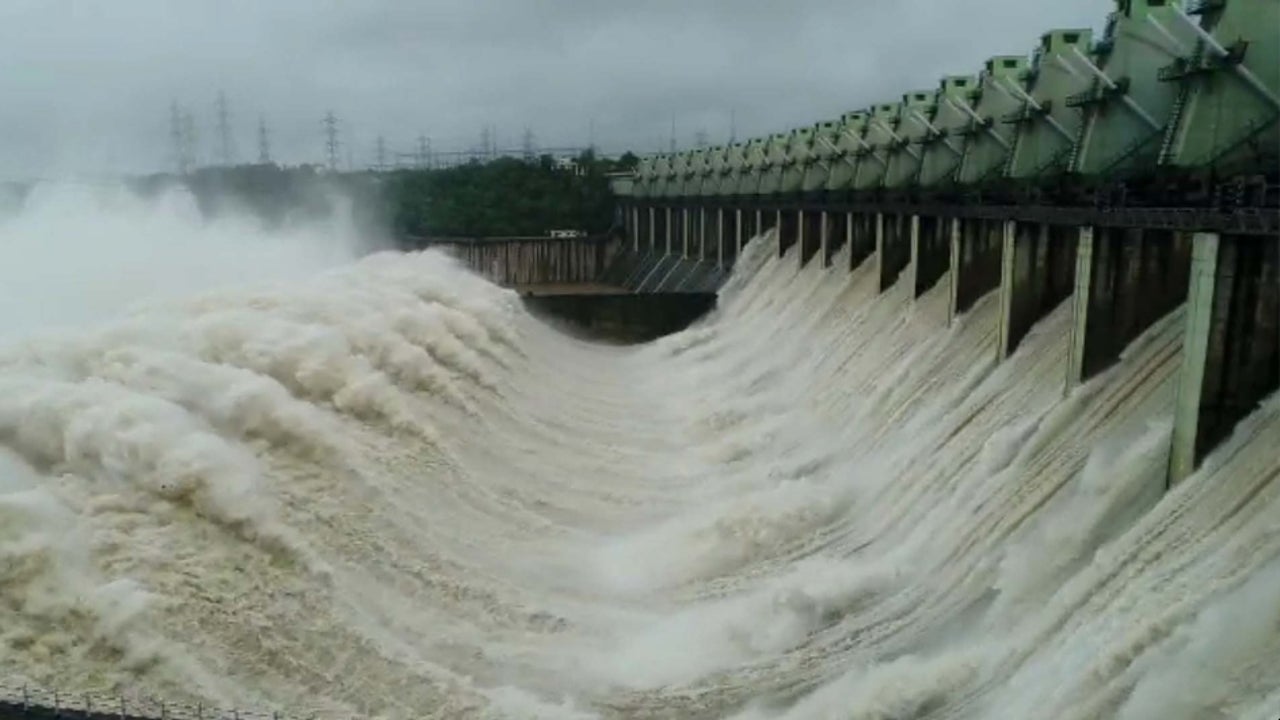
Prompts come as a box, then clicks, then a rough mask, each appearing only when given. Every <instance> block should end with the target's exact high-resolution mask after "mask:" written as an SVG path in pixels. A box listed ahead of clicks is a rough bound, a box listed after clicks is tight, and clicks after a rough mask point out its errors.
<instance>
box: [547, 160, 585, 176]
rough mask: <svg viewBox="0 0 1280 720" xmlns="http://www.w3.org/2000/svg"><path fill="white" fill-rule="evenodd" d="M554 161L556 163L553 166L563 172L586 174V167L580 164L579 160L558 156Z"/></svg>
mask: <svg viewBox="0 0 1280 720" xmlns="http://www.w3.org/2000/svg"><path fill="white" fill-rule="evenodd" d="M552 162H553V163H554V164H553V165H552V167H554V168H555V169H556V170H560V171H561V172H567V173H573V174H574V175H584V174H586V168H584V167H582V166H581V165H579V164H578V161H577V160H575V159H573V158H570V157H561V158H556V159H555V160H553V161H552Z"/></svg>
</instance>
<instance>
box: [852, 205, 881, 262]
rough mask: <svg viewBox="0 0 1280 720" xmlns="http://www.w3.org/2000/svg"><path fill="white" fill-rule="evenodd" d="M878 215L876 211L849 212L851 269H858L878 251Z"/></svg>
mask: <svg viewBox="0 0 1280 720" xmlns="http://www.w3.org/2000/svg"><path fill="white" fill-rule="evenodd" d="M876 217H877V216H876V214H875V213H849V214H848V216H847V217H846V218H845V238H846V242H848V243H849V270H850V271H852V270H856V269H857V268H858V266H860V265H862V263H863V262H864V261H866V259H867V258H869V257H871V255H872V253H874V252H875V251H876V226H877V222H876Z"/></svg>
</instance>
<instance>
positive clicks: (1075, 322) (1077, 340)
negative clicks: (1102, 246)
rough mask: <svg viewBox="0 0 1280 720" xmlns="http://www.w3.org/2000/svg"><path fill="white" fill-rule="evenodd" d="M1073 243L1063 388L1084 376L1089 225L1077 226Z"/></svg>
mask: <svg viewBox="0 0 1280 720" xmlns="http://www.w3.org/2000/svg"><path fill="white" fill-rule="evenodd" d="M1078 243H1079V245H1078V246H1077V247H1076V282H1075V289H1074V290H1073V291H1072V293H1071V356H1070V357H1069V358H1068V359H1067V392H1068V393H1069V392H1071V390H1072V389H1073V388H1075V387H1076V386H1077V385H1079V384H1080V383H1082V382H1084V380H1085V370H1084V367H1085V361H1084V357H1085V356H1084V351H1085V346H1086V342H1085V341H1086V338H1087V337H1088V328H1089V299H1090V295H1091V294H1092V292H1093V227H1092V226H1089V225H1086V226H1084V227H1082V228H1080V238H1079V240H1078Z"/></svg>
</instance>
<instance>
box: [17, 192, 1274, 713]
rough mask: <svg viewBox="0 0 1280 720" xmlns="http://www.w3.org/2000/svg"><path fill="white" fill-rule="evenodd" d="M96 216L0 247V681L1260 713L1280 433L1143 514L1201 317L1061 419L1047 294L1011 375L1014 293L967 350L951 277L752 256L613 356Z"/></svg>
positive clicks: (325, 267) (133, 690) (366, 264)
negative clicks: (887, 274) (667, 330)
mask: <svg viewBox="0 0 1280 720" xmlns="http://www.w3.org/2000/svg"><path fill="white" fill-rule="evenodd" d="M88 204H89V205H90V206H92V207H94V210H93V211H92V212H91V213H89V214H87V215H86V211H85V210H84V208H85V206H86V203H85V201H83V199H81V200H77V201H75V202H74V203H73V202H72V200H70V199H67V198H59V197H56V196H51V197H47V198H44V199H43V200H41V199H40V198H36V199H35V204H34V205H33V206H32V207H29V208H28V210H26V211H25V212H24V213H23V214H22V215H20V216H18V217H17V218H12V219H10V220H8V221H6V223H5V224H3V225H0V257H3V258H4V259H5V260H6V262H5V269H4V271H3V272H4V276H3V277H4V281H5V286H4V287H5V288H6V289H7V296H8V298H9V300H8V302H7V305H5V311H4V312H5V314H4V316H3V317H4V320H5V323H6V325H5V332H4V333H3V334H4V335H5V336H7V337H9V338H10V341H9V343H8V345H7V346H6V347H5V348H4V349H3V350H0V672H2V673H3V676H4V677H3V679H0V684H9V685H13V684H15V683H22V682H29V683H32V684H35V685H40V686H46V687H56V688H62V689H64V690H68V691H72V690H74V691H88V690H110V691H116V692H123V693H128V694H145V695H160V696H165V697H168V698H171V699H174V700H184V699H185V700H193V701H194V700H199V701H202V702H205V703H208V704H215V705H221V706H227V707H231V706H236V707H254V708H259V709H263V710H271V709H279V710H282V711H285V712H288V713H290V714H293V715H306V714H308V713H310V712H317V713H319V714H321V715H329V716H334V717H336V716H351V715H375V716H385V717H406V718H407V717H424V716H441V717H472V716H474V717H513V718H525V717H545V718H561V717H583V718H586V717H741V718H766V717H788V718H885V719H888V718H1010V719H1018V720H1023V719H1025V718H1032V717H1045V718H1057V719H1063V720H1070V719H1073V718H1081V719H1083V718H1112V717H1117V718H1124V719H1125V720H1139V719H1147V718H1152V719H1154V718H1161V719H1167V718H1197V719H1198V718H1215V717H1221V718H1229V717H1230V718H1235V717H1245V718H1254V719H1255V720H1269V718H1271V717H1273V716H1274V714H1275V712H1276V708H1277V707H1280V693H1278V692H1277V688H1280V524H1277V523H1276V518H1277V517H1280V455H1278V454H1277V453H1276V452H1275V450H1274V448H1275V445H1276V442H1277V441H1280V402H1278V401H1277V400H1276V399H1275V398H1272V399H1271V400H1270V401H1268V402H1267V403H1266V404H1265V406H1264V407H1263V408H1262V409H1261V410H1259V411H1258V412H1257V413H1255V414H1254V415H1253V416H1252V417H1251V418H1249V419H1248V420H1247V421H1246V422H1245V423H1244V424H1243V425H1242V426H1241V427H1240V428H1239V429H1238V430H1237V432H1236V433H1235V435H1234V436H1233V437H1232V438H1231V440H1230V441H1229V442H1227V443H1226V445H1225V446H1224V447H1223V448H1221V449H1220V450H1219V451H1218V452H1216V453H1215V454H1214V455H1213V456H1212V457H1210V458H1209V460H1208V461H1207V462H1206V464H1205V466H1204V468H1203V469H1202V470H1201V471H1200V472H1199V473H1198V474H1197V475H1196V476H1195V477H1193V478H1192V479H1190V480H1189V481H1187V482H1185V483H1184V484H1182V485H1180V486H1179V487H1177V488H1176V489H1174V490H1173V491H1172V492H1169V493H1167V494H1165V493H1164V492H1163V489H1164V468H1165V464H1166V462H1167V453H1168V441H1169V432H1170V424H1171V421H1170V417H1171V410H1172V400H1173V396H1172V393H1173V382H1174V380H1175V376H1176V371H1177V367H1178V363H1179V359H1180V348H1179V342H1180V338H1181V331H1182V324H1181V316H1180V313H1174V314H1173V315H1172V316H1170V317H1168V318H1165V319H1164V320H1163V321H1161V322H1160V323H1158V324H1157V325H1156V326H1155V327H1153V328H1152V329H1151V330H1150V331H1148V332H1147V333H1146V334H1145V335H1144V336H1143V337H1142V338H1141V339H1140V340H1139V341H1138V342H1136V343H1135V344H1134V345H1133V346H1132V347H1130V348H1129V349H1128V351H1127V352H1126V354H1125V357H1124V358H1123V359H1122V361H1121V363H1120V364H1119V365H1118V366H1117V367H1115V368H1113V369H1111V370H1109V371H1108V372H1106V373H1104V374H1103V375H1102V376H1101V377H1098V378H1096V379H1094V380H1093V381H1091V382H1090V383H1088V384H1086V385H1085V386H1083V387H1081V388H1079V389H1078V390H1076V391H1075V392H1074V393H1072V395H1071V396H1069V397H1065V398H1064V397H1063V396H1062V378H1063V377H1064V375H1065V368H1064V367H1063V362H1064V356H1065V355H1066V337H1067V335H1068V333H1067V326H1068V323H1069V320H1070V318H1069V313H1068V309H1067V307H1066V306H1065V305H1064V306H1063V307H1060V308H1059V309H1058V310H1056V311H1055V312H1054V313H1053V314H1051V315H1050V317H1048V318H1047V319H1046V320H1044V321H1043V322H1041V323H1040V324H1039V325H1037V327H1036V328H1035V329H1034V330H1033V332H1032V334H1031V335H1030V336H1029V337H1028V338H1027V339H1026V340H1025V341H1024V342H1023V344H1022V347H1021V348H1020V350H1019V351H1018V353H1017V354H1016V355H1015V356H1014V357H1013V358H1012V359H1011V360H1010V361H1008V362H1005V363H1000V364H997V363H995V362H994V357H995V343H996V317H995V313H996V311H997V307H996V305H997V303H996V302H995V298H994V297H988V298H985V299H984V300H982V301H981V302H979V303H978V304H977V306H976V307H975V308H974V309H973V310H972V311H971V312H969V313H968V314H967V315H966V316H965V317H963V318H961V319H960V321H959V322H958V323H956V324H955V325H954V326H951V327H948V326H947V322H946V283H947V279H946V278H944V279H943V281H942V283H941V284H940V285H939V287H938V288H937V289H935V290H933V291H931V292H930V293H929V294H927V295H926V296H924V297H923V298H920V299H918V300H912V299H910V298H909V296H908V295H907V294H906V291H905V289H904V288H902V287H895V288H894V289H892V290H890V291H889V292H888V293H885V294H884V295H878V294H877V293H876V289H875V285H876V279H875V277H874V275H873V273H872V268H871V264H868V265H865V266H864V267H862V268H860V269H858V270H856V271H854V272H853V273H847V272H844V271H841V270H835V269H831V270H824V269H821V268H818V267H816V265H814V264H811V265H810V267H807V268H805V269H803V270H802V269H800V268H799V267H798V265H799V263H798V261H797V259H796V258H795V257H794V256H789V257H786V258H781V259H779V258H775V257H773V256H772V252H771V249H772V247H773V246H772V245H771V243H770V239H769V238H767V237H766V238H762V239H757V240H756V241H754V242H753V243H752V245H750V246H749V248H748V249H747V251H746V252H745V254H744V256H743V257H742V258H741V259H740V262H739V266H738V268H737V269H736V271H735V275H734V277H733V278H732V280H731V281H730V283H729V285H728V287H726V289H725V290H724V292H723V295H722V298H721V302H720V307H719V309H718V310H717V311H716V312H715V313H714V314H713V315H712V316H711V317H709V318H707V319H706V320H705V321H704V322H702V323H700V324H699V325H697V326H695V327H694V328H692V329H690V330H688V331H686V332H684V333H680V334H678V335H675V336H671V337H669V338H665V339H663V340H661V341H658V342H655V343H652V344H650V345H647V346H643V347H638V348H616V347H604V346H596V345H592V344H588V343H585V342H581V341H578V340H574V339H571V338H569V337H566V336H563V335H560V334H558V333H557V332H556V331H554V330H552V329H550V328H548V327H546V326H544V325H542V324H540V323H539V322H538V321H536V320H534V319H532V318H530V317H529V316H528V315H527V314H526V313H525V312H524V311H523V309H522V308H521V306H520V304H519V303H518V301H517V299H516V298H515V296H514V295H512V294H511V293H509V292H506V291H503V290H500V289H498V288H495V287H493V286H491V285H489V284H487V283H485V282H484V281H482V280H480V279H478V278H475V277H472V276H470V275H468V274H466V273H464V272H462V271H461V270H460V269H459V268H457V267H456V266H455V265H454V264H453V263H452V262H451V261H450V260H448V259H447V258H445V257H443V256H439V255H436V254H432V253H425V254H413V255H397V254H390V253H386V254H376V255H371V256H367V257H364V258H363V259H359V260H357V259H355V253H354V252H352V251H351V249H350V248H351V247H352V246H351V245H350V244H348V243H346V242H345V240H347V239H349V238H351V237H354V233H350V232H347V231H342V230H340V229H334V228H332V227H331V228H327V229H324V230H323V231H320V230H314V229H313V230H310V231H307V232H300V231H298V232H293V233H284V234H283V235H281V234H275V235H270V234H264V233H263V232H262V231H260V230H258V229H256V228H254V227H252V226H251V225H250V224H248V223H245V222H239V221H235V222H232V223H230V224H225V223H224V224H221V225H214V226H210V225H207V224H204V223H202V222H201V221H199V220H198V218H196V217H195V216H194V215H193V214H192V213H191V212H190V211H189V210H190V209H189V208H185V206H184V205H183V204H182V203H181V201H180V200H175V199H172V198H171V199H169V200H166V201H165V202H162V203H161V204H159V205H158V206H157V205H155V204H145V203H138V202H136V201H132V200H127V201H126V200H120V201H118V204H115V205H110V204H109V205H106V206H101V205H93V204H92V203H88ZM59 207H61V208H62V210H61V211H56V208H59ZM50 208H53V209H50ZM184 208H185V209H184ZM77 213H79V214H80V215H77ZM69 217H74V218H77V219H74V220H72V219H67V218H69ZM135 230H136V232H135ZM156 239H159V240H160V241H162V242H161V243H160V245H155V244H154V243H155V241H156ZM161 246H162V247H163V248H167V249H163V250H162V249H161ZM36 247H45V248H48V249H50V250H52V251H53V252H50V253H48V255H47V256H46V255H40V256H39V257H41V258H47V259H46V260H44V261H42V260H40V259H39V258H35V259H32V256H31V252H32V250H31V249H32V248H36ZM117 250H118V252H119V253H120V255H119V257H117V256H116V255H115V253H116V252H117ZM81 251H83V252H85V253H88V254H87V255H79V254H77V253H79V252H81ZM206 252H207V253H209V254H208V255H203V254H202V253H206ZM130 257H132V258H133V259H134V260H136V262H135V261H130V263H128V264H127V265H126V264H125V263H124V260H127V259H129V258H130ZM11 258H12V259H11ZM84 258H93V261H92V264H90V263H89V262H88V261H87V260H86V259H84ZM121 258H123V259H121ZM113 259H115V260H118V261H119V262H114V264H113V262H109V261H112V260H113ZM28 261H29V262H30V265H29V268H31V270H30V272H24V271H23V269H22V268H23V263H24V262H28ZM845 264H847V263H844V264H842V262H841V259H839V258H838V259H837V263H836V266H837V267H844V266H845ZM126 266H127V267H128V268H129V270H128V271H127V272H123V274H122V271H121V270H120V268H123V267H126ZM122 277H127V278H128V280H127V281H126V280H121V278H122ZM10 278H13V279H15V280H16V279H24V282H25V283H26V284H23V285H18V284H12V283H11V282H10ZM58 278H66V279H70V280H71V281H72V282H71V283H70V284H68V283H66V282H61V281H59V280H58ZM81 287H83V288H85V290H84V292H83V293H81V292H80V291H79V288H81ZM15 288H18V290H17V291H16V292H15V291H14V289H15ZM104 288H111V289H112V292H110V293H108V292H107V291H106V290H104ZM197 290H199V291H201V292H196V291H197ZM120 291H123V292H120ZM179 291H181V292H179ZM107 295H109V296H110V301H109V302H108V301H105V300H103V299H102V298H103V297H105V296H107ZM139 295H142V296H146V297H145V302H141V303H139V302H137V301H138V300H139V299H140V297H139ZM55 311H56V312H55ZM46 313H48V314H46ZM10 316H12V317H10ZM63 322H73V323H80V327H78V328H76V329H74V330H69V331H65V332H61V333H56V334H51V335H44V336H42V337H39V338H36V339H31V338H30V337H29V336H30V335H31V331H32V330H35V329H46V328H47V327H48V326H50V325H53V324H58V323H63Z"/></svg>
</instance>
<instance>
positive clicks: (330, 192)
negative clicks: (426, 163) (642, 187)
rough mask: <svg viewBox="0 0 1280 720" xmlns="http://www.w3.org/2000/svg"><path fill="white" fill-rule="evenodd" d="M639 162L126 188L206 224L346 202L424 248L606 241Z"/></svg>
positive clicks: (209, 180)
mask: <svg viewBox="0 0 1280 720" xmlns="http://www.w3.org/2000/svg"><path fill="white" fill-rule="evenodd" d="M637 161H638V159H637V158H636V156H635V155H633V154H631V153H626V154H625V155H623V156H621V157H620V158H617V159H608V158H598V157H596V156H595V155H594V153H591V152H589V151H588V152H585V153H583V154H582V155H580V156H579V157H577V158H576V159H575V160H574V161H573V162H572V163H568V164H567V165H568V166H567V167H566V164H564V163H558V162H557V161H556V160H555V159H553V158H552V157H551V156H550V155H543V156H541V157H539V158H536V159H533V160H528V161H526V160H521V159H516V158H505V157H504V158H498V159H495V160H490V161H488V162H472V163H470V164H467V165H460V166H456V167H450V168H441V169H424V170H393V171H389V172H380V173H378V172H371V171H364V172H348V173H334V172H327V171H325V170H324V169H323V168H321V167H319V166H314V165H301V166H295V167H284V166H280V165H275V164H257V165H236V166H231V167H204V168H199V169H197V170H195V171H193V172H191V173H188V174H186V175H176V174H173V173H157V174H153V175H145V176H139V177H133V178H130V179H128V180H127V181H126V183H127V185H128V186H129V187H130V188H131V189H132V190H133V191H134V192H136V193H138V194H139V195H142V196H144V197H148V196H156V195H159V194H161V193H163V192H166V191H168V190H171V189H173V188H178V187H183V188H186V189H188V190H189V191H190V192H191V194H192V196H193V197H194V199H195V202H196V204H197V206H198V207H199V209H200V212H201V214H202V215H204V216H205V217H217V216H219V215H224V214H245V213H249V214H251V215H254V216H256V217H258V218H259V219H260V220H261V221H262V222H263V223H264V225H266V226H268V227H278V226H281V225H284V224H286V223H289V222H294V221H300V220H310V219H316V218H320V219H323V218H325V217H326V216H328V215H329V214H331V213H332V212H333V211H334V209H335V207H337V206H338V205H337V204H336V203H335V202H334V200H335V198H341V199H343V200H344V201H345V202H346V203H349V207H350V210H351V213H352V215H353V219H354V220H355V222H356V223H357V227H360V228H362V229H363V230H364V231H366V232H373V233H379V234H381V235H389V236H390V237H391V238H392V239H393V240H395V241H396V242H397V243H398V244H399V246H400V247H402V248H404V249H416V248H420V247H423V246H424V245H425V244H426V243H427V242H428V241H429V240H430V239H431V238H439V237H501V236H518V235H525V236H530V235H534V236H540V235H546V234H547V231H549V230H552V229H569V230H582V231H585V232H587V233H590V234H595V233H603V232H605V231H607V230H608V229H609V228H610V226H611V225H612V224H613V220H614V197H613V193H612V190H611V189H610V187H609V178H608V174H609V173H612V172H619V171H623V170H629V169H633V168H634V167H635V165H636V163H637ZM29 190H30V186H29V185H13V186H12V187H0V209H3V208H4V207H5V206H6V205H8V206H13V207H14V208H16V207H20V206H21V204H22V202H23V199H24V197H25V195H26V194H27V192H28V191H29Z"/></svg>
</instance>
